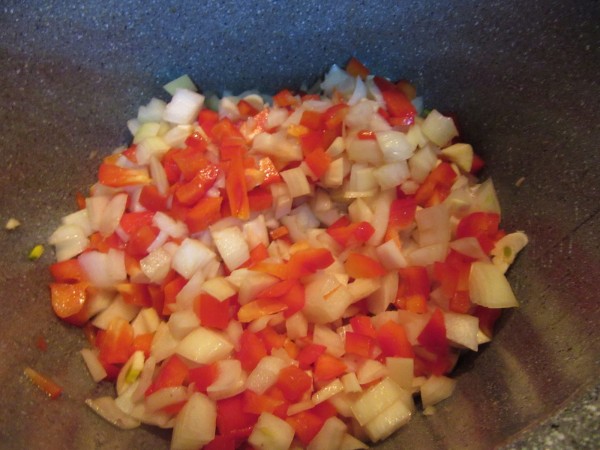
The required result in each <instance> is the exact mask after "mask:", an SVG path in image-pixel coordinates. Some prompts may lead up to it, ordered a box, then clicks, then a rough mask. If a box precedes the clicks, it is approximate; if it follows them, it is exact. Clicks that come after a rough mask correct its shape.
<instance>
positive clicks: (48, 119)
mask: <svg viewBox="0 0 600 450" xmlns="http://www.w3.org/2000/svg"><path fill="white" fill-rule="evenodd" d="M2 8H3V9H2V10H1V12H0V43H1V44H0V55H1V56H0V58H1V59H0V60H1V61H2V62H1V63H0V64H1V66H2V69H3V71H2V72H3V76H2V79H0V92H1V95H2V107H1V117H2V120H0V155H1V159H0V160H1V161H2V170H1V172H0V192H1V194H0V219H1V221H2V225H3V224H4V223H5V222H6V221H7V220H8V218H9V217H15V218H17V219H19V220H20V221H21V223H22V225H21V227H20V228H18V229H16V230H14V231H11V232H8V231H6V230H1V231H0V233H1V235H2V237H1V239H0V254H1V255H2V258H1V261H0V292H1V293H2V294H1V295H2V314H1V316H0V360H1V361H2V362H3V364H2V365H0V390H1V398H2V404H3V407H2V408H1V409H0V447H2V448H11V449H12V448H14V449H21V448H42V447H43V448H72V449H88V448H90V449H91V448H94V449H131V448H157V449H158V448H167V447H168V436H169V433H168V432H164V431H161V430H155V429H151V428H141V429H138V430H136V431H130V432H124V431H119V430H117V429H115V428H113V427H112V426H111V425H109V424H108V423H105V422H103V421H102V420H101V419H99V418H98V417H96V416H95V415H94V414H93V413H92V412H91V411H90V410H89V409H88V408H87V407H86V406H85V405H84V403H83V400H84V399H85V398H87V397H90V396H97V395H99V394H100V393H102V392H108V391H109V390H110V388H109V387H108V386H106V385H100V386H95V385H94V383H93V382H92V381H91V380H90V379H89V378H88V377H87V375H86V373H85V368H84V365H83V363H82V361H81V358H80V356H79V355H78V353H77V351H78V349H80V348H81V347H82V346H83V345H84V340H83V337H82V334H81V332H80V331H79V330H78V329H75V328H73V327H70V326H68V325H65V324H63V323H61V322H60V321H59V320H58V319H56V318H55V317H54V316H53V314H52V311H51V308H50V303H49V298H48V291H47V287H46V286H47V283H48V282H49V275H48V273H47V266H48V264H50V263H51V262H52V260H53V257H52V252H51V251H50V247H49V246H46V249H47V251H46V253H45V254H44V255H43V256H42V258H41V259H39V260H38V261H35V262H32V261H29V260H28V258H27V254H28V252H29V250H30V249H31V248H32V247H33V246H34V245H35V244H40V243H44V242H45V241H46V239H47V237H48V236H49V234H50V233H51V231H52V230H53V229H54V228H55V227H56V226H57V224H58V223H59V220H60V217H61V216H63V215H65V214H67V213H68V212H70V211H72V210H73V209H74V208H75V205H74V202H73V200H72V199H73V198H74V194H75V192H76V191H84V192H85V190H86V189H87V186H89V185H90V184H91V183H92V182H93V180H94V177H95V171H96V168H97V166H98V164H99V162H100V160H101V158H102V157H103V156H105V155H106V154H107V153H108V152H110V151H111V150H112V149H113V148H114V147H116V146H118V145H121V144H125V143H126V142H127V139H128V137H127V132H126V130H125V127H124V123H125V121H126V120H127V119H128V118H130V117H133V116H135V114H136V112H137V106H138V105H140V104H142V103H145V102H147V101H148V100H149V99H150V98H151V97H152V96H161V95H163V94H162V93H161V85H162V84H164V83H165V82H167V81H169V80H170V79H172V78H175V77H177V76H179V75H181V74H183V73H187V74H189V75H190V76H191V77H192V78H193V79H194V80H195V81H196V82H197V84H198V85H199V86H201V87H202V89H203V90H205V91H215V92H220V91H222V90H223V89H230V90H233V91H234V92H240V91H242V90H244V89H246V88H255V87H256V88H259V89H261V90H267V91H271V92H273V91H275V90H278V89H280V88H283V87H299V86H300V84H301V83H302V82H303V81H308V82H311V81H314V80H315V79H316V77H317V76H318V75H320V74H322V73H323V72H324V71H325V70H326V69H327V68H328V66H330V65H331V64H332V63H338V64H344V63H345V62H346V61H347V59H348V58H349V57H350V56H352V55H354V56H356V57H358V58H359V59H361V60H362V61H363V62H364V63H366V64H367V65H368V66H369V67H370V68H371V69H372V70H373V71H374V72H376V73H379V74H383V75H386V76H388V77H391V78H398V77H402V78H408V79H410V80H412V81H413V82H414V83H415V84H416V85H417V87H418V90H419V92H420V93H421V94H422V95H423V96H424V98H425V104H426V106H428V107H429V106H433V107H436V108H438V109H440V110H443V111H452V112H454V113H456V114H457V116H458V117H459V119H460V126H461V129H462V131H463V136H464V139H465V141H467V142H470V143H472V144H473V146H474V148H475V149H476V151H478V152H479V153H480V154H481V155H483V157H484V158H485V160H486V161H487V163H488V169H487V173H486V175H488V176H492V177H493V179H494V182H495V184H496V186H497V188H498V191H499V196H500V201H501V204H502V206H503V223H504V226H505V227H506V229H509V230H512V229H522V230H525V231H526V232H527V233H528V234H529V236H530V238H531V243H530V245H529V246H528V247H527V249H526V250H525V251H524V252H523V254H522V255H521V256H520V257H519V259H518V262H517V263H516V265H515V266H514V267H513V269H512V270H511V272H510V273H509V279H510V281H511V283H512V285H513V287H514V290H515V292H516V294H517V297H518V298H519V299H520V301H521V303H522V306H521V307H520V308H519V309H517V310H514V311H510V312H508V313H507V314H505V315H504V316H503V318H502V320H501V322H500V324H499V330H498V334H497V337H496V339H495V340H494V341H493V342H492V343H491V344H490V345H488V346H487V347H485V348H484V349H483V350H482V351H481V352H480V353H479V354H477V355H470V356H468V357H466V358H464V359H463V360H462V362H461V363H460V364H459V366H458V368H457V369H456V375H457V378H458V380H459V383H458V388H457V391H456V393H455V395H454V396H453V397H452V398H451V399H449V400H447V401H445V402H444V403H443V404H441V405H440V407H439V408H438V411H437V414H435V415H434V416H432V417H422V416H417V417H416V418H415V419H414V420H413V421H412V423H411V424H410V425H409V426H407V427H405V428H403V429H401V430H400V431H399V432H397V433H396V434H395V435H394V436H393V437H392V438H390V439H389V440H388V441H386V442H384V443H382V444H380V445H379V446H378V448H382V449H384V448H388V449H392V448H399V447H409V448H461V449H466V448H470V449H487V448H491V447H495V446H503V445H509V446H510V445H512V446H521V445H525V444H523V443H524V442H530V443H532V442H534V443H535V442H538V443H539V444H540V445H550V447H552V448H562V447H561V445H563V444H564V443H565V442H566V441H562V442H561V441H560V440H559V441H553V442H554V443H552V442H551V443H550V444H546V442H547V441H548V440H549V438H553V437H556V433H554V431H556V430H553V429H552V427H551V426H550V425H549V422H547V421H546V422H543V421H544V420H547V418H548V417H551V416H552V415H554V414H556V413H559V412H560V411H561V410H562V409H563V408H564V407H565V406H569V410H568V413H567V414H570V415H569V416H568V418H569V419H567V420H566V421H565V420H563V419H561V417H564V416H558V418H555V419H554V420H555V421H558V422H557V423H563V424H565V423H566V424H567V425H566V428H565V427H563V429H562V430H560V431H561V432H562V435H563V436H567V437H568V438H571V437H572V438H573V439H575V442H576V444H574V445H579V446H587V445H589V446H590V448H592V447H598V446H600V440H598V435H599V433H598V431H599V430H598V423H600V421H599V420H598V415H597V411H598V409H597V408H598V406H599V405H598V402H597V392H598V391H597V389H596V390H593V388H594V386H597V379H598V374H599V370H598V369H599V364H598V363H599V360H598V355H599V354H600V334H599V333H598V331H597V329H598V326H599V325H600V321H599V319H600V308H599V303H598V298H597V297H598V292H599V290H598V284H597V283H598V280H600V265H599V260H600V258H599V256H600V238H599V236H600V210H599V205H600V184H599V182H598V179H599V178H598V177H599V176H600V172H599V169H600V152H598V143H599V142H600V128H599V124H598V112H599V108H598V106H599V98H600V95H599V94H600V92H599V89H598V70H599V69H600V66H599V62H600V59H599V56H600V55H599V47H598V42H600V32H599V28H598V23H599V22H600V5H599V4H598V2H595V1H593V0H580V1H571V2H566V1H563V2H561V1H550V2H548V1H541V0H532V1H529V2H520V1H517V0H508V1H503V2H495V1H490V2H481V1H471V0H469V1H461V2H446V1H437V0H436V1H422V2H397V1H393V0H382V1H379V2H376V3H375V2H358V1H356V2H355V1H338V2H322V1H321V2H319V1H310V0H304V1H302V2H299V1H288V2H283V1H281V2H277V1H259V0H251V1H248V2H243V3H240V2H236V1H229V0H226V1H220V2H216V1H207V2H191V1H190V2H185V1H177V0H175V1H172V2H168V3H167V2H160V1H151V2H143V1H139V0H135V1H131V2H117V1H114V0H108V1H104V2H94V1H89V0H83V1H81V2H75V3H73V2H67V1H64V0H52V1H40V0H32V1H30V2H22V1H16V0H7V1H5V2H4V4H3V7H2ZM520 179H521V182H520V183H521V184H520V185H519V186H517V184H518V183H517V181H518V180H520ZM39 336H43V338H44V339H45V340H46V342H47V343H48V348H47V350H46V351H42V350H40V349H39V348H37V346H36V340H37V339H38V337H39ZM25 366H32V367H34V368H36V369H38V370H40V371H41V372H43V373H46V374H48V375H50V376H51V377H52V378H54V379H55V380H56V381H57V382H59V383H60V384H61V385H62V386H63V387H64V394H63V396H62V397H61V398H60V399H58V400H54V401H50V400H47V399H45V398H44V397H43V394H41V393H40V392H39V391H37V390H36V389H35V388H34V387H33V386H31V385H30V384H29V383H28V382H27V381H26V380H25V378H24V377H23V376H22V372H23V368H24V367H25ZM586 393H587V398H588V402H590V403H589V405H588V406H589V408H587V409H586V408H582V407H581V408H580V407H578V406H577V405H578V402H579V401H580V399H581V398H582V396H585V394H586ZM594 408H596V409H595V411H596V415H595V416H594V415H593V411H594ZM561 420H563V421H562V422H561ZM571 420H572V421H573V422H572V423H576V424H577V426H578V428H577V434H576V433H575V432H570V430H571V431H572V430H573V428H572V427H574V426H575V425H568V423H570V421H571ZM540 423H541V425H540ZM582 424H583V425H582ZM586 424H587V425H586ZM569 427H571V428H569ZM523 439H525V441H524V440H523ZM550 441H552V439H550ZM511 443H512V444H511Z"/></svg>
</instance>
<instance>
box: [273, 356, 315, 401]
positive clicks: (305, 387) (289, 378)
mask: <svg viewBox="0 0 600 450" xmlns="http://www.w3.org/2000/svg"><path fill="white" fill-rule="evenodd" d="M275 385H276V386H277V387H278V388H279V389H281V391H282V392H283V395H284V396H285V398H286V399H287V400H288V401H289V402H291V403H295V402H298V401H300V400H301V399H302V397H303V396H304V394H305V393H306V392H308V391H309V389H311V388H312V378H311V377H310V376H309V375H308V374H307V373H306V372H305V371H304V370H302V369H300V368H298V367H296V366H293V365H292V366H287V367H284V368H283V369H281V371H280V372H279V376H278V377H277V382H276V384H275Z"/></svg>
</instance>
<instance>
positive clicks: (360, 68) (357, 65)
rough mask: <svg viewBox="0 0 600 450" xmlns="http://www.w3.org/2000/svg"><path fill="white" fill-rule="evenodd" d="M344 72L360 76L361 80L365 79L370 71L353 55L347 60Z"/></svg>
mask: <svg viewBox="0 0 600 450" xmlns="http://www.w3.org/2000/svg"><path fill="white" fill-rule="evenodd" d="M346 72H348V73H349V74H350V75H352V76H353V77H361V78H362V79H363V80H364V79H366V78H367V76H368V75H369V73H370V72H369V69H367V68H366V67H365V65H364V64H363V63H362V62H360V61H359V60H358V59H356V58H355V57H354V56H353V57H352V58H350V61H348V64H346Z"/></svg>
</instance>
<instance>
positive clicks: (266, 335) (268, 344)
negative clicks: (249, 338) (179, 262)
mask: <svg viewBox="0 0 600 450" xmlns="http://www.w3.org/2000/svg"><path fill="white" fill-rule="evenodd" d="M257 335H258V337H259V338H260V339H261V340H262V341H263V343H264V344H265V348H266V349H267V353H269V354H271V351H273V349H276V348H283V347H284V345H285V342H286V340H287V338H286V336H285V334H280V333H278V332H277V331H275V330H274V329H273V327H271V326H266V327H265V328H263V329H262V330H260V331H259V332H258V333H257Z"/></svg>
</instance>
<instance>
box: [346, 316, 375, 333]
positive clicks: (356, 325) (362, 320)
mask: <svg viewBox="0 0 600 450" xmlns="http://www.w3.org/2000/svg"><path fill="white" fill-rule="evenodd" d="M350 325H351V326H352V330H353V331H354V332H355V333H360V334H362V335H363V336H368V337H371V338H374V337H375V336H376V334H377V333H376V331H375V327H374V326H373V322H371V319H370V318H369V317H368V316H364V315H356V316H354V317H352V318H351V319H350Z"/></svg>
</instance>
